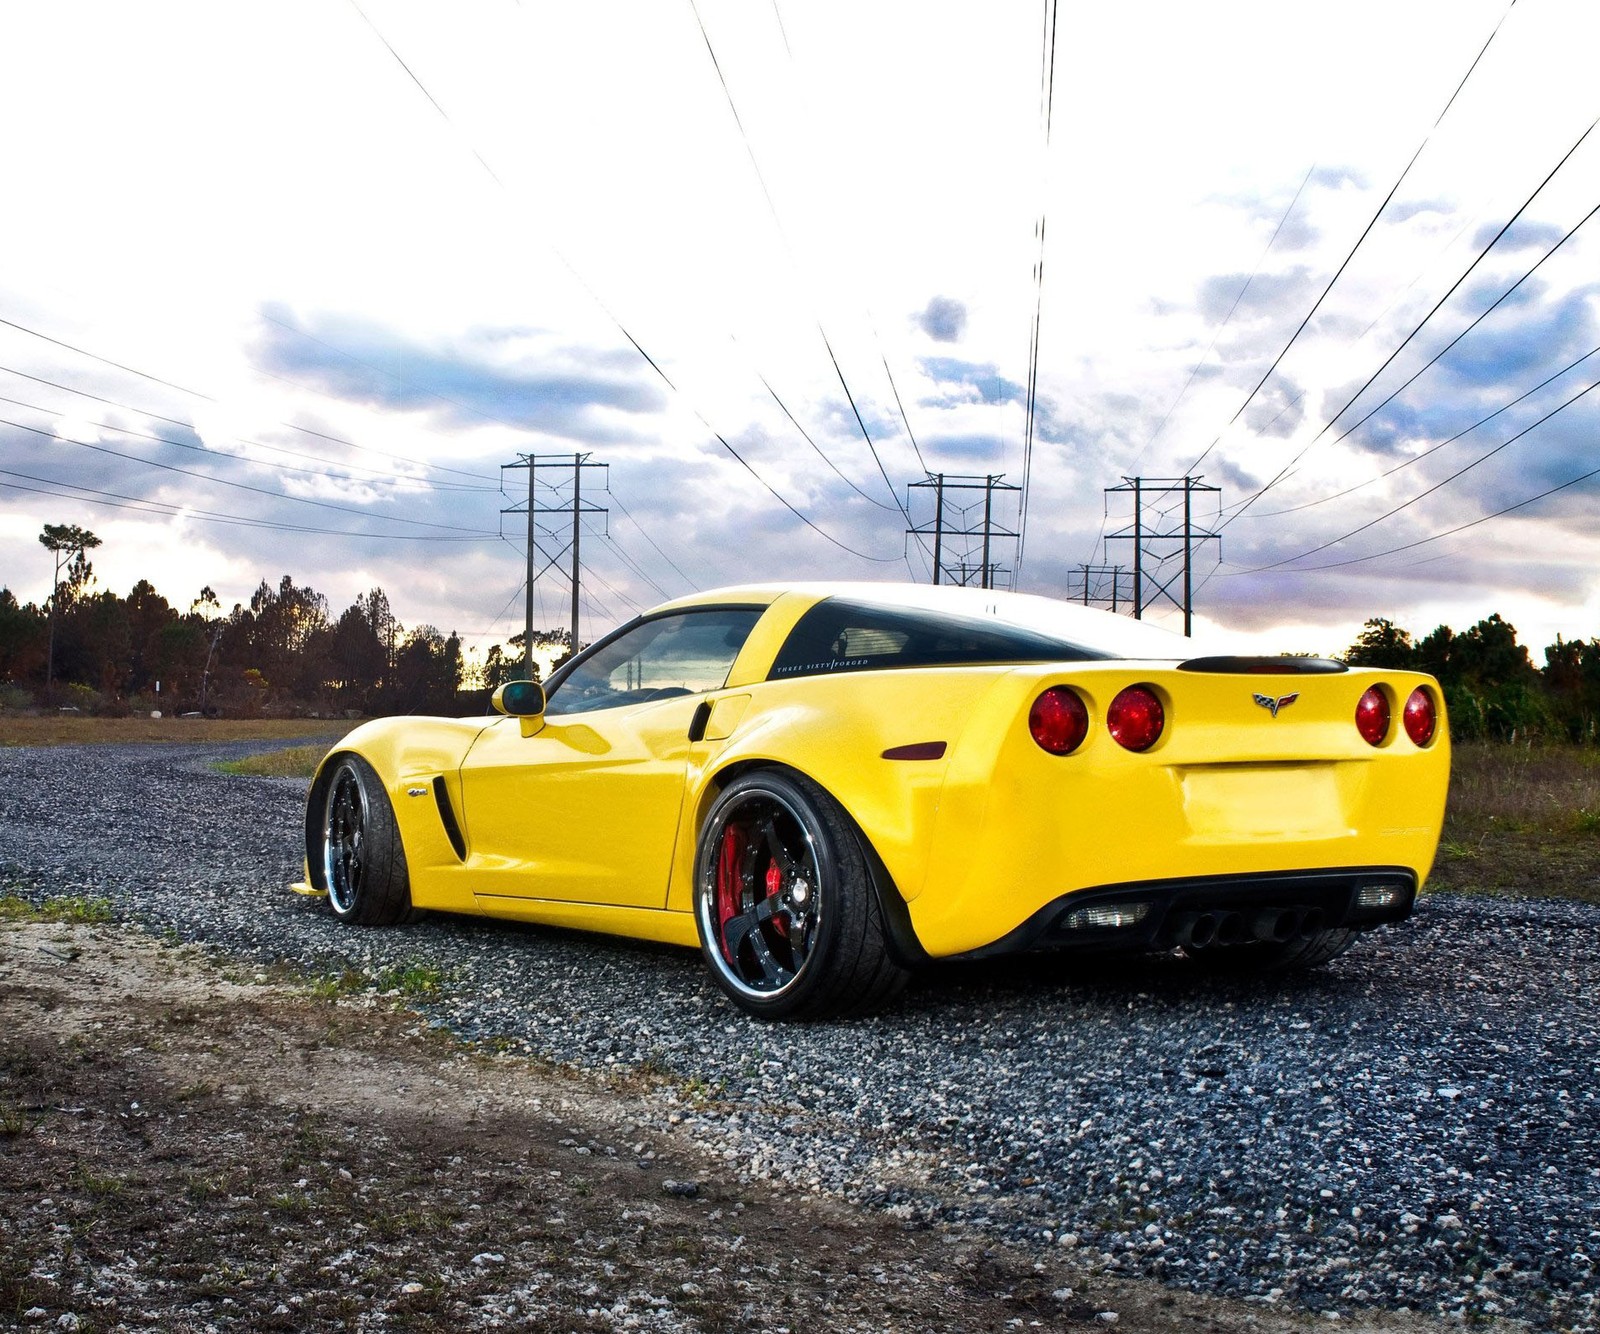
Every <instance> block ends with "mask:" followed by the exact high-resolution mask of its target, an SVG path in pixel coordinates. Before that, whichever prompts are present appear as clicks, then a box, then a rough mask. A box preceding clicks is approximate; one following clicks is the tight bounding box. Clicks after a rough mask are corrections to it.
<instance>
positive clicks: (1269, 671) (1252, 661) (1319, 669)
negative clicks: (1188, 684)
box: [1178, 656, 1350, 676]
mask: <svg viewBox="0 0 1600 1334" xmlns="http://www.w3.org/2000/svg"><path fill="white" fill-rule="evenodd" d="M1178 670H1179V671H1180V672H1221V673H1223V674H1225V675H1228V676H1330V675H1332V674H1333V673H1335V672H1347V671H1349V670H1350V669H1349V668H1348V667H1346V666H1345V665H1344V663H1342V662H1335V661H1334V660H1333V659H1332V658H1296V657H1289V656H1281V657H1264V658H1250V657H1227V656H1224V657H1216V658H1190V659H1189V661H1188V662H1180V663H1179V664H1178Z"/></svg>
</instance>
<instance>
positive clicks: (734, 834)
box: [717, 824, 745, 964]
mask: <svg viewBox="0 0 1600 1334" xmlns="http://www.w3.org/2000/svg"><path fill="white" fill-rule="evenodd" d="M744 846H745V840H744V834H743V832H742V831H741V830H740V828H739V826H738V825H732V824H730V825H729V826H728V827H727V828H726V829H724V830H723V831H722V842H721V844H720V845H719V846H718V848H717V935H718V937H719V938H720V940H721V942H722V957H723V958H724V959H726V960H727V961H728V962H729V963H730V964H731V963H734V958H733V951H732V950H730V949H729V948H728V923H729V922H731V921H732V920H733V919H734V918H735V917H737V916H738V915H739V906H740V904H739V900H740V899H741V898H743V886H742V885H741V884H740V882H739V864H740V863H741V862H742V861H744Z"/></svg>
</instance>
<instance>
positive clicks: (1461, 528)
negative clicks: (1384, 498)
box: [1232, 468, 1600, 574]
mask: <svg viewBox="0 0 1600 1334" xmlns="http://www.w3.org/2000/svg"><path fill="white" fill-rule="evenodd" d="M1592 477H1600V468H1591V469H1590V470H1589V471H1588V472H1586V473H1583V474H1581V475H1579V476H1577V477H1574V478H1573V479H1572V480H1571V481H1567V482H1562V483H1561V484H1560V485H1559V486H1552V487H1551V488H1550V489H1549V490H1547V491H1541V492H1539V494H1538V495H1536V496H1529V497H1528V498H1527V499H1526V500H1519V501H1517V503H1516V504H1514V505H1507V506H1506V507H1505V508H1504V509H1498V510H1495V511H1494V513H1492V514H1485V515H1482V516H1481V517H1479V518H1476V519H1472V520H1469V521H1468V522H1467V523H1462V524H1457V525H1456V526H1455V527H1454V528H1446V529H1444V530H1443V531H1442V532H1437V533H1434V534H1433V535H1432V536H1430V537H1422V538H1418V539H1417V540H1416V541H1415V542H1406V543H1404V544H1403V545H1401V546H1398V547H1390V548H1389V549H1388V550H1387V551H1374V552H1373V553H1372V554H1371V555H1367V556H1352V557H1351V558H1350V559H1349V560H1339V561H1330V562H1329V563H1328V564H1326V565H1304V566H1302V567H1301V568H1300V569H1298V570H1284V571H1283V573H1284V574H1312V573H1314V572H1316V571H1318V570H1337V569H1341V568H1342V567H1344V566H1346V565H1360V564H1362V563H1363V562H1364V561H1369V560H1379V559H1381V558H1382V557H1384V556H1395V555H1398V554H1399V553H1400V552H1402V551H1413V550H1415V549H1416V548H1417V547H1424V546H1427V545H1428V544H1429V543H1430V542H1438V541H1440V540H1441V539H1442V538H1446V537H1454V536H1455V535H1456V534H1457V533H1464V532H1466V531H1467V529H1469V528H1476V527H1477V526H1478V525H1479V524H1481V523H1488V522H1489V521H1490V520H1491V519H1499V518H1502V517H1504V516H1505V515H1507V514H1514V513H1516V511H1517V510H1520V509H1526V508H1527V507H1528V506H1529V505H1532V504H1534V503H1535V502H1537V501H1540V500H1543V499H1545V498H1546V497H1547V496H1553V495H1555V494H1556V493H1557V492H1560V491H1566V490H1569V489H1570V488H1572V487H1574V486H1577V485H1579V484H1580V483H1582V482H1587V481H1588V480H1589V479H1590V478H1592ZM1232 573H1233V574H1250V573H1253V571H1250V570H1235V571H1232Z"/></svg>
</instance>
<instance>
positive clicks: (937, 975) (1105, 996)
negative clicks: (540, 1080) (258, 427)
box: [0, 743, 1600, 1334]
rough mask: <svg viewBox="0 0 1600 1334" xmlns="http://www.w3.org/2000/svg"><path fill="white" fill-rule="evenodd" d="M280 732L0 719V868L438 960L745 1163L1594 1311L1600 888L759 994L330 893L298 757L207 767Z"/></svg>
mask: <svg viewBox="0 0 1600 1334" xmlns="http://www.w3.org/2000/svg"><path fill="white" fill-rule="evenodd" d="M263 748H264V747H263V746H262V745H260V744H259V743H241V744H233V745H214V746H160V747H156V746H142V747H141V746H94V747H66V748H57V749H32V748H26V747H23V748H15V749H7V750H0V892H6V893H12V894H19V895H21V896H23V897H25V898H29V899H32V900H35V901H41V902H43V901H47V900H50V899H58V898H63V897H89V898H105V899H108V900H109V901H110V903H111V904H112V907H113V912H114V913H115V915H117V916H118V917H119V918H121V919H124V920H129V921H138V922H141V923H144V924H145V925H147V926H148V927H149V928H151V929H152V930H154V931H155V932H157V933H158V934H162V933H165V934H167V935H169V936H171V937H172V938H175V939H177V940H181V941H191V942H195V943H198V944H201V945H204V946H206V947H209V948H213V949H216V950H219V951H222V952H224V953H226V954H227V955H229V956H232V957H233V958H235V959H237V960H239V961H240V964H241V966H242V967H244V968H246V969H247V970H248V971H249V972H250V973H252V974H253V973H254V972H255V970H257V969H267V968H270V967H272V966H273V965H286V966H288V967H290V968H292V969H295V970H305V971H307V972H310V973H313V974H321V975H332V976H342V977H344V976H348V975H350V974H351V973H352V972H353V973H354V974H355V975H356V976H365V977H367V978H370V979H371V980H372V986H371V991H372V992H373V993H374V994H376V992H377V990H378V984H379V981H380V979H384V978H387V979H388V980H387V981H385V982H384V985H385V986H388V987H393V985H394V982H393V978H394V977H395V976H397V975H398V972H397V970H402V969H404V968H406V967H410V966H414V965H419V964H420V965H427V966H429V967H431V968H433V969H437V970H440V972H441V973H442V974H443V975H444V977H445V978H446V979H447V980H446V982H445V984H444V985H443V987H442V988H441V990H440V992H439V994H438V995H437V997H435V998H431V999H426V1000H424V1001H422V1002H420V1003H419V1002H417V1001H415V1000H414V999H410V1000H408V1003H413V1004H420V1008H421V1009H422V1011H423V1013H424V1014H425V1015H426V1016H427V1017H428V1018H429V1020H430V1021H431V1022H434V1023H437V1024H440V1025H444V1026H447V1027H448V1028H450V1029H452V1030H453V1031H455V1032H456V1033H458V1034H460V1035H461V1036H463V1037H465V1038H467V1039H470V1040H477V1041H482V1042H485V1043H489V1044H492V1045H493V1046H494V1047H495V1048H496V1049H500V1050H508V1051H511V1052H517V1053H526V1054H529V1055H532V1056H535V1057H539V1058H543V1059H549V1060H554V1061H557V1062H563V1063H569V1064H571V1065H573V1066H575V1067H577V1068H580V1069H583V1070H587V1071H590V1072H593V1073H594V1074H595V1075H596V1077H598V1078H607V1077H615V1076H617V1075H618V1074H619V1073H626V1072H628V1071H634V1072H638V1073H639V1074H641V1075H644V1076H647V1077H649V1078H651V1079H653V1080H654V1081H655V1082H656V1086H657V1088H658V1090H659V1092H658V1093H657V1095H656V1097H655V1106H656V1107H657V1108H658V1113H657V1115H656V1119H655V1124H654V1127H653V1128H655V1129H658V1130H662V1131H668V1132H670V1133H674V1134H679V1135H684V1136H687V1137H690V1138H692V1139H693V1140H694V1141H696V1142H697V1143H698V1144H699V1145H701V1146H702V1147H704V1148H706V1149H707V1150H709V1151H710V1152H711V1153H712V1154H713V1155H715V1156H717V1157H720V1159H721V1161H723V1162H724V1163H725V1164H726V1171H727V1172H728V1174H729V1176H730V1178H735V1179H738V1180H750V1179H771V1180H776V1181H781V1182H783V1183H785V1184H786V1186H787V1188H789V1189H792V1190H803V1191H812V1192H827V1193H833V1194H836V1195H839V1196H842V1197H844V1198H846V1199H848V1200H850V1201H853V1202H855V1203H858V1204H861V1205H864V1206H868V1207H875V1208H879V1209H883V1210H885V1211H887V1212H888V1213H889V1214H890V1215H891V1216H893V1217H896V1218H899V1219H902V1220H904V1222H905V1225H906V1226H908V1227H953V1226H961V1227H966V1228H970V1229H976V1230H979V1231H988V1232H990V1233H993V1234H995V1235H997V1236H1001V1237H1005V1238H1007V1239H1009V1240H1012V1241H1017V1242H1023V1243H1025V1244H1029V1245H1035V1246H1037V1245H1041V1244H1051V1243H1049V1242H1048V1236H1047V1234H1052V1235H1054V1236H1056V1237H1057V1238H1059V1242H1058V1243H1055V1244H1058V1245H1060V1246H1064V1247H1071V1248H1074V1253H1075V1254H1076V1255H1078V1256H1079V1257H1080V1258H1081V1259H1083V1260H1084V1261H1085V1262H1086V1263H1089V1264H1091V1265H1093V1266H1096V1267H1098V1268H1101V1269H1103V1270H1105V1271H1108V1272H1111V1273H1115V1274H1124V1275H1130V1276H1145V1277H1153V1278H1157V1279H1160V1280H1161V1281H1163V1282H1166V1283H1169V1284H1172V1285H1174V1286H1177V1287H1181V1288H1187V1289H1193V1290H1197V1291H1203V1292H1210V1293H1216V1294H1220V1295H1225V1296H1232V1297H1237V1298H1243V1299H1246V1300H1249V1301H1254V1302H1258V1303H1261V1304H1264V1305H1276V1304H1280V1303H1282V1304H1291V1305H1295V1306H1298V1307H1300V1308H1302V1309H1307V1310H1311V1311H1322V1312H1326V1313H1328V1314H1330V1315H1338V1314H1339V1313H1341V1312H1352V1311H1355V1310H1357V1309H1359V1308H1365V1307H1387V1308H1409V1309H1412V1310H1418V1311H1428V1312H1433V1313H1436V1314H1441V1315H1447V1316H1451V1317H1453V1318H1465V1319H1472V1318H1480V1317H1486V1316H1499V1317H1506V1318H1512V1319H1519V1320H1523V1321H1527V1322H1529V1323H1530V1324H1531V1325H1532V1326H1533V1327H1534V1328H1538V1329H1564V1330H1573V1331H1581V1332H1583V1334H1594V1331H1597V1330H1600V1296H1597V1293H1600V1275H1597V1273H1596V1260H1595V1258H1594V1257H1596V1256H1600V1089H1597V1086H1596V1080H1595V1071H1596V1070H1597V1069H1600V908H1596V907H1594V906H1591V905H1585V904H1577V903H1569V902H1562V901H1555V900H1540V899H1532V898H1529V899H1475V898H1471V897H1462V896H1454V895H1443V894H1441V895H1437V896H1431V897H1426V898H1425V899H1424V900H1423V902H1422V904H1421V905H1420V906H1419V908H1418V911H1417V914H1416V916H1415V917H1414V918H1413V919H1412V921H1411V922H1409V923H1407V924H1405V925H1403V926H1401V927H1398V928H1392V929H1389V930H1383V931H1378V932H1375V933H1373V934H1372V935H1370V936H1368V937H1366V938H1365V939H1363V940H1361V941H1360V942H1358V944H1357V945H1356V947H1355V948H1354V949H1353V950H1352V951H1351V952H1350V953H1349V954H1347V955H1344V956H1343V957H1341V958H1340V959H1338V960H1336V961H1335V962H1334V963H1333V964H1332V965H1330V966H1329V967H1327V968H1325V969H1322V970H1320V971H1317V972H1313V973H1309V974H1305V975H1297V976H1289V977H1283V978H1274V979H1225V978H1216V977H1206V976H1200V975H1197V974H1196V973H1195V972H1194V971H1193V970H1190V969H1188V968H1186V967H1185V966H1184V965H1183V963H1182V961H1181V960H1176V959H1152V960H1150V961H1148V962H1140V963H1133V964H1129V963H1120V964H1117V965H1115V966H1108V965H1099V966H1096V965H1093V964H1086V963H1084V962H1082V961H1077V962H1074V961H1069V960H1050V959H1043V960H1031V959H1028V960H1018V959H1012V960H1006V961H1003V962H1000V963H995V964H988V965H967V966H954V965H951V966H945V967H942V968H938V969H935V970H932V971H931V972H930V973H929V974H928V975H927V976H925V977H923V978H922V979H920V980H919V981H918V982H917V983H915V984H914V985H913V987H912V988H911V989H910V990H909V991H908V993H907V994H906V996H905V997H904V998H903V999H902V1000H901V1001H900V1002H899V1003H898V1004H897V1005H896V1006H895V1007H894V1008H893V1009H892V1010H890V1011H889V1012H888V1013H886V1014H883V1015H879V1016H876V1017H874V1018H870V1019H862V1020H852V1021H845V1022H836V1023H829V1024H811V1025H777V1026H774V1025H768V1024H762V1023H759V1022H756V1021H753V1020H749V1019H746V1018H744V1017H742V1016H740V1015H739V1014H737V1013H736V1012H735V1011H733V1010H732V1009H731V1008H730V1007H729V1006H728V1004H727V1003H726V1002H725V1001H724V1000H723V999H722V997H721V995H720V993H718V992H717V991H716V989H715V987H714V986H713V984H712V983H711V981H710V978H709V977H708V976H707V975H706V973H705V971H704V968H703V965H702V963H701V961H700V959H699V958H698V956H697V955H695V954H693V953H692V952H689V951H680V950H674V949H667V948H662V947H656V946H651V945H646V944H636V943H632V942H628V941H622V940H612V939H607V938H602V937H588V936H584V935H580V934H576V933H572V932H562V931H556V930H542V929H537V928H529V927H523V926H517V925H514V924H506V923H497V922H490V921H487V920H481V919H470V918H452V917H444V916H439V915H430V916H428V917H425V918H424V919H423V920H421V921H419V922H417V923H415V924H413V925H410V926H407V927H400V928H393V929H385V930H361V929H356V928H351V927H345V926H342V925H340V924H339V923H337V922H336V921H334V919H333V918H332V916H331V915H330V914H329V913H328V911H327V909H326V907H325V905H323V904H322V903H320V902H319V901H317V900H310V899H302V898H299V897H297V896H295V895H292V894H289V893H288V892H287V890H286V888H285V887H286V886H287V884H288V883H289V882H290V881H292V880H295V879H298V878H299V876H300V870H301V866H300V860H301V849H300V840H301V836H302V835H301V827H302V804H303V792H304V785H303V784H301V783H299V782H298V781H292V780H277V779H260V778H241V777H229V776H224V775H221V774H219V773H216V772H215V771H214V770H213V769H212V768H211V765H212V764H214V763H215V762H216V761H218V760H221V759H228V758H233V757H236V756H238V755H241V754H246V753H251V752H256V751H260V750H262V749H263ZM372 1003H376V1001H374V1002H372ZM584 1147H593V1146H584ZM602 1151H604V1150H602ZM1041 1238H1045V1241H1044V1242H1041V1241H1040V1239H1041ZM29 1315H30V1313H27V1312H24V1313H23V1318H24V1319H27V1318H28V1317H29Z"/></svg>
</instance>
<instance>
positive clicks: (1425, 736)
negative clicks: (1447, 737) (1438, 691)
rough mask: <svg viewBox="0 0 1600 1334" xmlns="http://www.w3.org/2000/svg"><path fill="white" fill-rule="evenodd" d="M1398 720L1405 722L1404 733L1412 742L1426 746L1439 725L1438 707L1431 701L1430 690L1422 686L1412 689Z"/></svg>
mask: <svg viewBox="0 0 1600 1334" xmlns="http://www.w3.org/2000/svg"><path fill="white" fill-rule="evenodd" d="M1400 720H1401V722H1402V723H1404V724H1405V729H1406V735H1407V736H1408V737H1410V738H1411V740H1412V742H1413V743H1414V744H1416V745H1418V746H1426V745H1427V744H1428V743H1429V742H1430V741H1432V740H1433V734H1434V732H1435V731H1437V730H1438V727H1439V708H1438V705H1436V704H1435V703H1434V702H1433V694H1432V692H1431V691H1428V690H1425V689H1424V688H1423V687H1422V686H1418V687H1417V688H1416V689H1415V690H1413V691H1412V692H1411V697H1410V698H1409V699H1407V700H1406V707H1405V710H1404V711H1403V712H1402V713H1401V715H1400Z"/></svg>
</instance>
